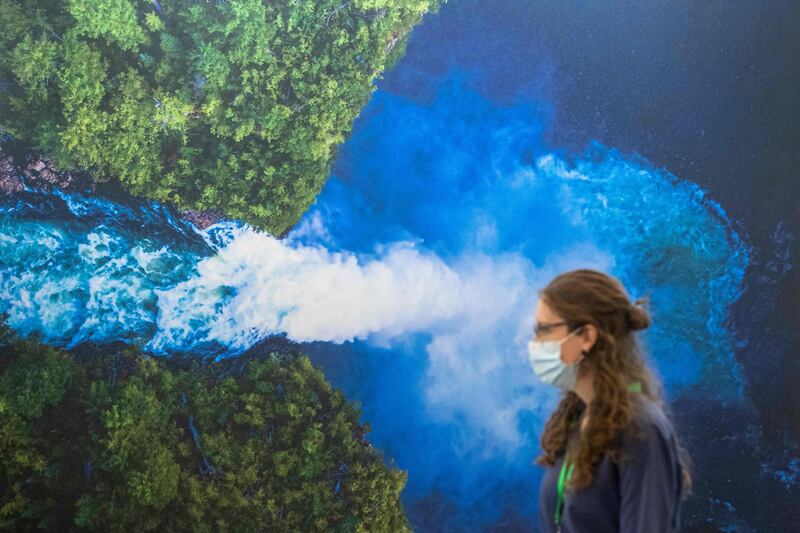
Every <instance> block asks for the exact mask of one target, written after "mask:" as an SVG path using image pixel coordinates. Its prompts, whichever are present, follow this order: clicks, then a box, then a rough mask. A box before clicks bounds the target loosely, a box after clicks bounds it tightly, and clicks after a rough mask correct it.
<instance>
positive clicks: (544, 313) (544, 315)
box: [536, 298, 561, 322]
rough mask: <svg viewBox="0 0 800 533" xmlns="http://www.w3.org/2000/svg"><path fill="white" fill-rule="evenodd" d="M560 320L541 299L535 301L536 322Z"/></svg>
mask: <svg viewBox="0 0 800 533" xmlns="http://www.w3.org/2000/svg"><path fill="white" fill-rule="evenodd" d="M560 320H561V317H559V316H558V315H557V314H556V313H555V312H554V311H553V310H552V309H551V308H550V306H549V305H547V303H546V302H545V301H544V300H543V299H542V298H539V300H538V301H537V302H536V321H537V322H558V321H560Z"/></svg>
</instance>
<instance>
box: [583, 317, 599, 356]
mask: <svg viewBox="0 0 800 533" xmlns="http://www.w3.org/2000/svg"><path fill="white" fill-rule="evenodd" d="M580 336H581V349H582V350H583V351H586V352H588V351H589V350H591V349H592V346H594V343H595V342H596V341H597V328H596V327H595V325H594V324H584V325H583V328H582V329H581V332H580Z"/></svg>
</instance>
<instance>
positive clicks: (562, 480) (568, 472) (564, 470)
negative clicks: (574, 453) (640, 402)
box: [555, 381, 642, 531]
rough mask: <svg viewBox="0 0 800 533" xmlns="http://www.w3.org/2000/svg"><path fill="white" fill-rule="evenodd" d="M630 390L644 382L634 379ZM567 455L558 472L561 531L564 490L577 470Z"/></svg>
mask: <svg viewBox="0 0 800 533" xmlns="http://www.w3.org/2000/svg"><path fill="white" fill-rule="evenodd" d="M628 390H629V391H630V392H642V384H641V383H639V382H638V381H634V382H633V383H631V384H630V385H628ZM567 455H568V454H564V463H563V464H562V465H561V471H560V472H559V474H558V494H557V498H556V516H555V522H556V529H557V530H558V531H561V508H562V507H563V506H564V491H565V489H566V485H567V481H568V480H570V479H572V471H573V470H575V463H570V462H569V461H568V460H567Z"/></svg>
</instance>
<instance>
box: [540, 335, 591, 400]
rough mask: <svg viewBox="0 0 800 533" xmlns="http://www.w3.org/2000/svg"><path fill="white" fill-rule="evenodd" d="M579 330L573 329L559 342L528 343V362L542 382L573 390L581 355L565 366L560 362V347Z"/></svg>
mask: <svg viewBox="0 0 800 533" xmlns="http://www.w3.org/2000/svg"><path fill="white" fill-rule="evenodd" d="M579 330H580V328H576V329H574V330H573V331H572V332H571V333H570V334H569V335H567V336H566V337H564V338H563V339H561V340H560V341H535V340H530V341H529V342H528V360H529V361H530V362H531V366H532V367H533V371H534V372H535V373H536V374H537V375H538V376H539V377H540V378H541V380H542V381H544V382H545V383H547V384H549V385H554V386H556V387H558V388H560V389H564V390H567V391H570V390H575V382H576V380H577V377H578V365H579V364H580V362H581V361H582V360H583V355H581V356H580V359H578V360H577V361H575V362H574V363H573V364H571V365H567V364H566V363H564V361H562V360H561V345H562V344H563V343H564V342H565V341H566V340H567V339H569V338H570V337H572V336H573V335H574V334H575V333H577V332H578V331H579Z"/></svg>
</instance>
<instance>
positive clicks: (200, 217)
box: [179, 209, 223, 229]
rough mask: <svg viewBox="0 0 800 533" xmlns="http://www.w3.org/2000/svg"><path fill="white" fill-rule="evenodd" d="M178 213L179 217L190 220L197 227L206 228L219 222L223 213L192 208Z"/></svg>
mask: <svg viewBox="0 0 800 533" xmlns="http://www.w3.org/2000/svg"><path fill="white" fill-rule="evenodd" d="M179 215H180V217H181V219H183V220H186V221H188V222H191V223H192V224H194V225H195V226H197V227H198V228H199V229H206V228H207V227H209V226H212V225H214V224H216V223H217V222H219V221H220V220H221V219H222V217H223V214H222V213H220V212H218V211H196V210H194V209H187V210H186V211H181V212H180V214H179Z"/></svg>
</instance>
